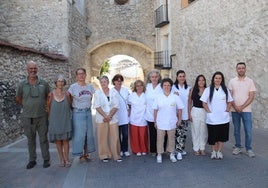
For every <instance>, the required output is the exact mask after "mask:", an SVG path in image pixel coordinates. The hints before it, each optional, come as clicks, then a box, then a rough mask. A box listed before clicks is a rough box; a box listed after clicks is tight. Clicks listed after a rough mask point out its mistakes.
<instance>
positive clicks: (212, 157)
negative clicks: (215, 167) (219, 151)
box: [210, 151, 217, 159]
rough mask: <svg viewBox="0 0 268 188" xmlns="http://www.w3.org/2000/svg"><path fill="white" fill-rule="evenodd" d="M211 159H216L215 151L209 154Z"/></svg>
mask: <svg viewBox="0 0 268 188" xmlns="http://www.w3.org/2000/svg"><path fill="white" fill-rule="evenodd" d="M210 158H211V159H216V158H217V155H216V151H212V152H211V156H210Z"/></svg>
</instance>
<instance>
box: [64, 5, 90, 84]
mask: <svg viewBox="0 0 268 188" xmlns="http://www.w3.org/2000/svg"><path fill="white" fill-rule="evenodd" d="M68 22H69V24H68V30H69V47H70V56H69V59H68V60H69V63H70V77H71V78H72V82H73V81H74V79H75V74H74V72H75V70H76V69H77V68H78V67H84V68H86V60H85V56H86V48H87V45H88V44H89V41H88V38H89V36H87V33H86V31H87V29H88V27H87V20H86V17H85V16H83V15H82V14H81V13H80V12H79V11H78V10H77V8H76V7H75V6H74V5H71V4H70V6H69V21H68Z"/></svg>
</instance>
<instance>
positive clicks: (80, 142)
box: [72, 108, 96, 156]
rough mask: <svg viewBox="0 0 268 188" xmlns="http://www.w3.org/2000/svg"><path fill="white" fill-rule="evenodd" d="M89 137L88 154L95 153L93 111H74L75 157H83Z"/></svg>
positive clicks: (73, 141) (88, 109) (73, 151)
mask: <svg viewBox="0 0 268 188" xmlns="http://www.w3.org/2000/svg"><path fill="white" fill-rule="evenodd" d="M86 136H87V150H88V153H92V152H94V151H95V150H96V149H95V143H94V133H93V124H92V115H91V109H90V108H87V109H76V108H75V109H73V138H72V145H73V148H72V149H73V150H72V153H73V155H75V156H77V155H82V154H83V149H84V144H85V138H86Z"/></svg>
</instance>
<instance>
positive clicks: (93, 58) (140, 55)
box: [86, 39, 154, 81]
mask: <svg viewBox="0 0 268 188" xmlns="http://www.w3.org/2000/svg"><path fill="white" fill-rule="evenodd" d="M115 55H128V56H131V57H133V58H135V59H136V60H137V61H138V62H139V63H140V65H141V66H142V69H143V72H144V75H146V74H147V73H148V71H150V70H151V69H153V68H154V51H153V50H152V49H151V48H149V47H148V46H146V45H144V44H142V43H140V42H136V41H131V40H124V39H118V40H111V41H107V42H104V43H102V44H99V45H96V46H95V47H93V48H91V49H88V50H87V53H86V69H87V71H88V79H91V81H92V79H93V78H94V77H97V76H99V73H100V69H101V66H102V65H103V63H104V61H105V60H106V59H107V58H110V57H112V56H115Z"/></svg>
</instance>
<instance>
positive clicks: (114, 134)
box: [94, 76, 122, 162]
mask: <svg viewBox="0 0 268 188" xmlns="http://www.w3.org/2000/svg"><path fill="white" fill-rule="evenodd" d="M100 84H101V90H97V91H96V93H95V96H94V108H95V109H96V116H95V119H96V124H97V137H98V152H99V158H100V159H101V160H102V161H103V162H108V161H109V159H111V158H113V159H114V160H116V161H117V162H121V161H122V159H121V158H120V143H119V133H118V114H117V111H118V108H119V102H118V98H117V94H116V92H115V91H114V90H110V89H109V87H108V85H109V79H108V77H107V76H102V77H101V78H100Z"/></svg>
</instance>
